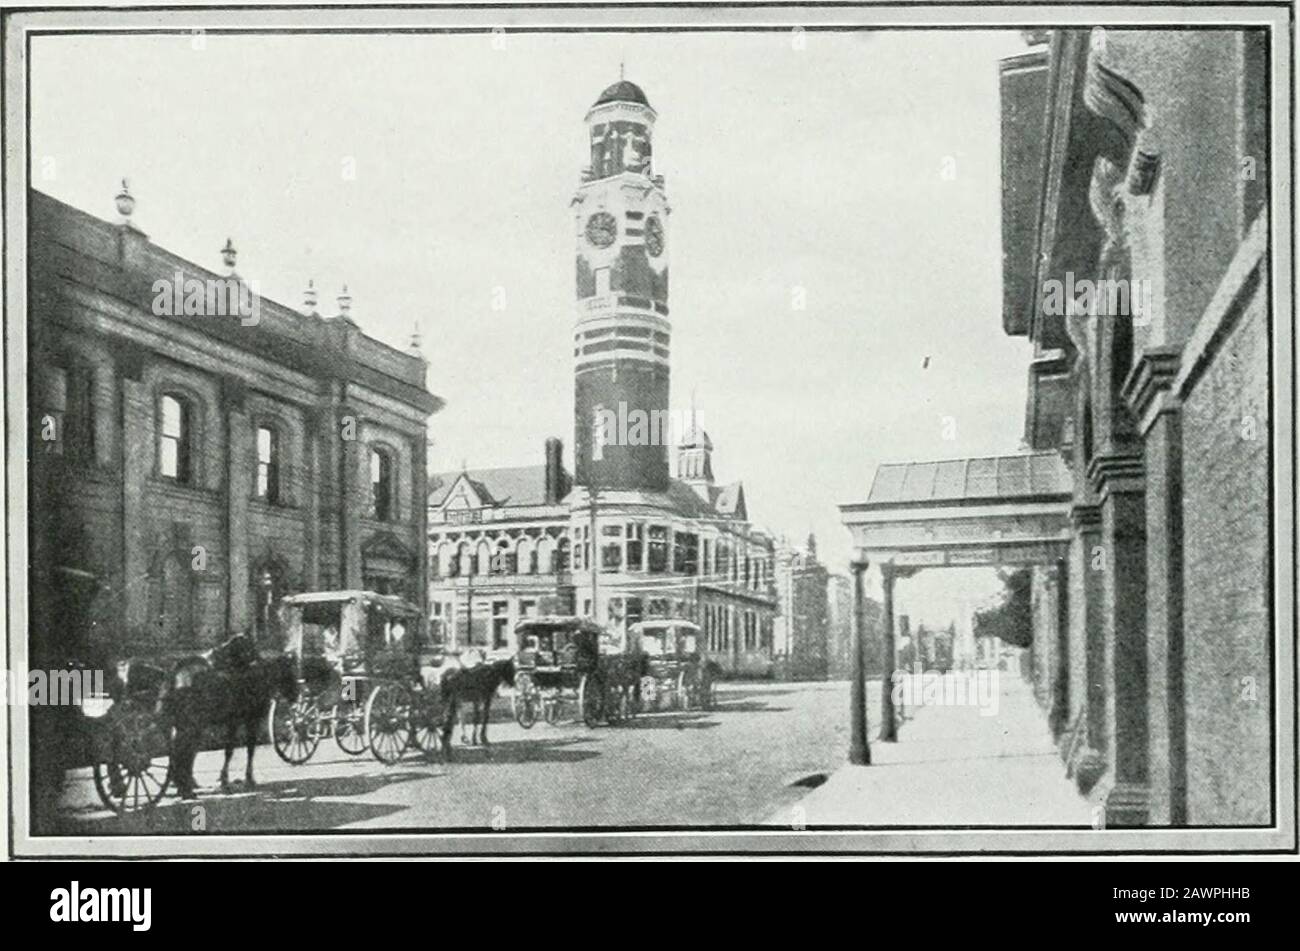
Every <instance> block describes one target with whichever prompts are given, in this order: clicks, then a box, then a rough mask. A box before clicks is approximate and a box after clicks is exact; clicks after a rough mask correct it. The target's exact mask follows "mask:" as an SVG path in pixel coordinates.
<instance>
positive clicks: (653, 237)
mask: <svg viewBox="0 0 1300 951" xmlns="http://www.w3.org/2000/svg"><path fill="white" fill-rule="evenodd" d="M645 249H646V251H648V252H649V253H650V257H652V258H657V257H659V255H661V254H663V253H664V226H663V223H662V222H661V221H660V220H659V218H658V217H657V216H656V215H651V216H650V217H649V218H647V219H646V221H645Z"/></svg>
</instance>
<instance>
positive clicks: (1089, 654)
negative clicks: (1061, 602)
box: [1070, 504, 1108, 751]
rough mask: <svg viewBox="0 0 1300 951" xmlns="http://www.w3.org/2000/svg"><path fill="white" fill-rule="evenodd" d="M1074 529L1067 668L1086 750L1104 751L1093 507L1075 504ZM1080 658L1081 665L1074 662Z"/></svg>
mask: <svg viewBox="0 0 1300 951" xmlns="http://www.w3.org/2000/svg"><path fill="white" fill-rule="evenodd" d="M1070 521H1071V522H1072V524H1073V526H1074V535H1075V546H1074V547H1075V553H1074V567H1075V572H1076V574H1077V575H1078V579H1079V583H1078V585H1077V586H1076V589H1077V590H1078V592H1079V597H1078V602H1079V603H1078V604H1077V605H1076V610H1075V612H1074V613H1075V618H1076V621H1075V623H1073V624H1071V635H1072V642H1071V651H1070V653H1071V658H1072V663H1071V667H1072V668H1073V669H1075V670H1076V671H1077V672H1078V676H1077V678H1076V680H1075V683H1076V685H1077V688H1076V690H1073V691H1071V692H1072V693H1075V694H1077V695H1078V697H1079V702H1080V703H1081V704H1082V705H1084V706H1085V707H1086V711H1085V713H1084V717H1085V718H1086V720H1087V724H1088V732H1087V741H1088V746H1090V747H1091V748H1092V749H1094V750H1098V751H1100V750H1104V749H1105V748H1106V735H1107V732H1108V731H1107V729H1106V681H1105V674H1104V667H1105V663H1104V656H1105V648H1104V637H1103V634H1102V624H1101V613H1102V612H1101V604H1102V568H1103V559H1104V551H1103V549H1102V547H1101V511H1100V509H1099V507H1098V506H1096V505H1086V504H1077V505H1075V506H1074V507H1073V508H1072V509H1071V510H1070ZM1076 658H1080V659H1081V660H1082V663H1081V664H1077V665H1076V664H1075V663H1074V659H1076Z"/></svg>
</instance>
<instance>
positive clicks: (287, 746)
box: [267, 591, 442, 764]
mask: <svg viewBox="0 0 1300 951" xmlns="http://www.w3.org/2000/svg"><path fill="white" fill-rule="evenodd" d="M280 603H281V606H282V609H283V613H282V615H281V617H282V622H283V625H284V630H285V632H286V650H287V651H289V652H290V653H292V654H294V655H295V656H296V657H297V658H298V662H299V679H300V681H301V684H302V690H301V691H300V694H299V696H298V698H297V700H295V701H293V702H292V703H287V702H285V701H284V700H283V699H280V698H277V699H276V700H275V701H273V702H272V705H271V709H270V712H269V713H268V716H267V719H268V729H269V732H270V734H271V741H272V743H273V745H274V746H275V751H276V753H278V754H279V756H280V758H281V759H283V760H284V761H285V762H287V763H293V764H299V763H305V762H307V760H309V759H310V758H311V757H312V754H314V753H315V752H316V749H317V747H318V746H319V745H320V742H321V739H322V738H324V737H325V736H327V735H330V736H333V738H334V742H335V743H336V744H338V747H339V749H341V750H343V752H345V753H348V754H349V755H352V756H359V755H361V754H362V753H364V752H366V750H369V751H370V753H371V754H372V755H373V756H374V757H375V759H377V760H379V761H380V762H381V763H385V764H391V763H395V762H396V761H397V760H398V759H399V758H400V757H401V755H402V754H403V753H404V752H405V751H406V750H407V748H408V747H410V746H411V745H412V744H414V745H415V746H416V747H418V748H419V749H420V750H422V751H423V752H425V753H428V754H432V753H435V752H437V751H438V750H439V749H440V743H439V731H440V729H441V725H442V711H441V706H440V704H439V698H438V696H437V691H436V690H435V689H434V688H433V686H432V684H431V683H427V682H426V681H430V680H431V678H429V677H427V676H426V675H425V672H427V671H428V670H429V669H430V668H431V666H432V664H433V662H434V660H435V654H434V652H433V650H432V649H431V648H430V647H429V646H428V645H427V644H426V643H425V642H424V639H423V637H421V631H420V617H421V616H420V610H419V609H418V608H417V607H415V606H414V605H412V604H408V603H407V602H405V601H403V600H402V599H400V598H397V597H394V596H392V595H384V594H376V593H374V592H373V591H318V592H311V593H308V594H295V595H290V596H288V597H286V598H284V599H282V600H281V602H280Z"/></svg>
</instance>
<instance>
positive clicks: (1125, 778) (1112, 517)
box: [1088, 448, 1148, 826]
mask: <svg viewBox="0 0 1300 951" xmlns="http://www.w3.org/2000/svg"><path fill="white" fill-rule="evenodd" d="M1088 477H1089V481H1090V482H1091V483H1092V486H1093V489H1094V491H1095V492H1096V493H1097V495H1098V497H1099V498H1100V499H1101V505H1100V508H1101V523H1102V524H1101V545H1102V552H1103V556H1104V566H1103V570H1102V635H1103V642H1104V645H1105V654H1104V661H1103V663H1104V674H1105V684H1106V729H1107V736H1106V757H1107V763H1108V766H1109V770H1110V775H1111V778H1112V782H1113V786H1112V791H1111V795H1110V797H1109V798H1108V800H1107V805H1106V824H1107V825H1108V826H1132V825H1144V824H1145V823H1146V821H1147V807H1146V799H1147V792H1146V790H1147V782H1148V763H1147V655H1146V651H1147V644H1146V567H1147V566H1146V499H1145V492H1144V484H1145V483H1144V470H1143V467H1142V457H1141V455H1140V454H1138V453H1137V452H1136V451H1133V450H1129V449H1127V448H1126V449H1124V450H1122V451H1116V450H1112V451H1107V452H1101V453H1098V454H1097V455H1096V456H1095V457H1094V458H1093V460H1092V463H1091V464H1090V465H1089V467H1088Z"/></svg>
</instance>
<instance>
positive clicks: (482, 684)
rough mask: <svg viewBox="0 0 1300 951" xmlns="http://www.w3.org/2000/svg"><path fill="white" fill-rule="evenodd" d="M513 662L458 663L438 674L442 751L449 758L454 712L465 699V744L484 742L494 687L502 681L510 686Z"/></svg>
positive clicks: (494, 694)
mask: <svg viewBox="0 0 1300 951" xmlns="http://www.w3.org/2000/svg"><path fill="white" fill-rule="evenodd" d="M514 682H515V664H514V661H513V660H510V659H505V660H494V661H485V662H483V663H479V664H475V665H474V666H465V665H464V664H463V663H458V664H457V665H456V666H454V667H452V668H451V669H450V670H448V671H446V672H445V673H444V674H443V675H442V679H441V681H440V682H439V686H438V690H439V693H440V695H441V699H442V705H443V719H442V752H443V755H444V756H446V757H447V759H451V731H452V727H453V725H454V724H455V722H456V714H457V711H458V709H459V707H460V704H461V703H462V702H465V701H468V702H469V703H470V704H471V705H472V707H473V714H472V720H471V732H470V742H469V745H471V746H477V745H479V744H480V743H481V744H482V745H483V746H487V745H488V736H487V725H488V718H489V716H490V715H491V713H492V699H493V698H494V697H495V696H496V694H497V688H498V687H500V686H501V685H502V684H503V683H508V684H510V685H511V686H514ZM461 730H462V732H461V739H462V741H463V740H464V723H463V721H462V724H461Z"/></svg>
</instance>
